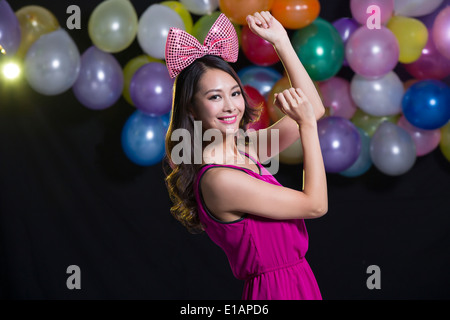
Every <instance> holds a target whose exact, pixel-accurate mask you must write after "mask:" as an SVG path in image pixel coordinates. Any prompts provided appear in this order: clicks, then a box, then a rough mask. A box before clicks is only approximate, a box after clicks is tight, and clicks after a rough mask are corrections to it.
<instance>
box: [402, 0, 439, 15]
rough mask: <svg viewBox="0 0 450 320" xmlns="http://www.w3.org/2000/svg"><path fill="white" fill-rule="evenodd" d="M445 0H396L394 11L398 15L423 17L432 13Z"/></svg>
mask: <svg viewBox="0 0 450 320" xmlns="http://www.w3.org/2000/svg"><path fill="white" fill-rule="evenodd" d="M443 1H444V0H394V13H395V15H397V16H405V17H421V16H424V15H427V14H429V13H432V12H433V11H434V10H436V9H437V8H438V7H439V6H440V5H441V4H442V2H443Z"/></svg>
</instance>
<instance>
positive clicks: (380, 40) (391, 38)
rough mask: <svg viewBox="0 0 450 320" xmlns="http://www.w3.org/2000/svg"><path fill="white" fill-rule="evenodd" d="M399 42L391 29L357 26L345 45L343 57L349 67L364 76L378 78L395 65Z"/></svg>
mask: <svg viewBox="0 0 450 320" xmlns="http://www.w3.org/2000/svg"><path fill="white" fill-rule="evenodd" d="M399 51H400V49H399V44H398V41H397V38H396V37H395V35H394V34H393V33H392V31H391V30H389V29H388V28H386V27H385V26H381V29H368V28H367V27H366V26H365V25H364V26H361V27H359V29H358V30H356V31H355V32H354V33H353V34H352V35H351V37H350V39H349V40H348V42H347V45H346V46H345V57H346V59H347V61H348V64H349V66H350V68H351V69H352V70H353V71H355V72H356V73H357V74H359V75H361V76H363V77H366V78H379V77H381V76H383V75H385V74H387V73H388V72H389V71H392V70H393V69H394V67H395V66H396V65H397V62H398V58H399Z"/></svg>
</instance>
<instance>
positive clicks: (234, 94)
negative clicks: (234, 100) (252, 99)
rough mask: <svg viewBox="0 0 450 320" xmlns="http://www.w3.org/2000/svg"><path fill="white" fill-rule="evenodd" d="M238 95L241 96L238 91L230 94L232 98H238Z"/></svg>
mask: <svg viewBox="0 0 450 320" xmlns="http://www.w3.org/2000/svg"><path fill="white" fill-rule="evenodd" d="M240 95H241V92H240V91H235V92H233V94H232V96H233V97H237V96H240Z"/></svg>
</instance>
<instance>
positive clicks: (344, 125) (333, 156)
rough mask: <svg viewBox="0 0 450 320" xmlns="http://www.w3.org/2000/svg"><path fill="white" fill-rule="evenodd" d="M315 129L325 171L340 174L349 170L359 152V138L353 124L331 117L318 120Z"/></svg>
mask: <svg viewBox="0 0 450 320" xmlns="http://www.w3.org/2000/svg"><path fill="white" fill-rule="evenodd" d="M317 129H318V132H319V141H320V148H321V150H322V156H323V161H324V165H325V170H326V171H327V172H340V171H343V170H346V169H348V168H350V166H351V165H353V164H354V163H355V161H356V160H357V159H358V156H359V153H360V151H361V138H360V136H359V133H358V130H357V129H356V127H355V126H354V125H353V123H351V122H350V121H349V120H347V119H344V118H341V117H334V116H331V117H327V118H322V119H320V120H319V121H318V122H317Z"/></svg>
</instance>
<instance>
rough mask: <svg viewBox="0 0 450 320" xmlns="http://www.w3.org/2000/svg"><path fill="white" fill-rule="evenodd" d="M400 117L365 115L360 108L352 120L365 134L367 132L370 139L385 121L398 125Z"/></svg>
mask: <svg viewBox="0 0 450 320" xmlns="http://www.w3.org/2000/svg"><path fill="white" fill-rule="evenodd" d="M399 117H400V115H393V116H384V117H375V116H372V115H369V114H367V113H365V112H364V111H362V110H361V109H359V108H358V109H357V110H356V112H355V114H354V115H353V117H352V118H351V122H352V123H353V124H354V125H355V126H357V127H358V128H361V129H363V130H364V131H365V132H367V134H368V135H369V137H372V136H373V134H374V133H375V131H376V130H377V128H378V126H379V125H380V124H381V123H383V122H384V121H389V122H392V123H397V120H398V118H399Z"/></svg>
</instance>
